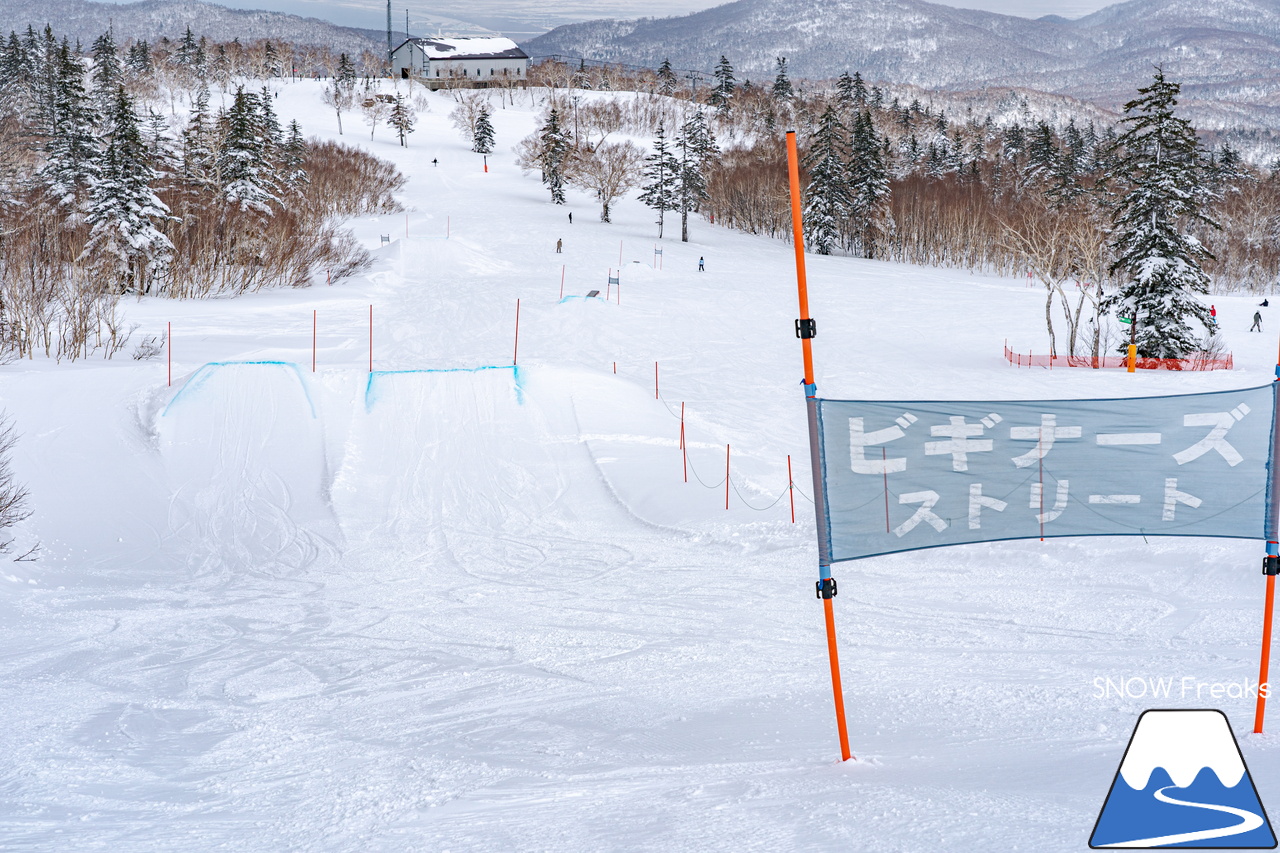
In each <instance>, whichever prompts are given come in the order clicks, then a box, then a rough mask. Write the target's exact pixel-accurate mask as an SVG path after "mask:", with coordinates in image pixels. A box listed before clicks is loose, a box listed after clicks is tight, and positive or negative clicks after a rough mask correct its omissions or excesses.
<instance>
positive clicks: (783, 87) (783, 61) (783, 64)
mask: <svg viewBox="0 0 1280 853" xmlns="http://www.w3.org/2000/svg"><path fill="white" fill-rule="evenodd" d="M777 68H778V73H777V75H776V76H775V77H774V78H773V96H774V97H775V98H777V99H778V100H780V101H786V100H790V99H791V98H792V96H793V95H795V90H793V89H792V88H791V80H790V78H788V77H787V58H786V57H785V56H779V57H778V58H777Z"/></svg>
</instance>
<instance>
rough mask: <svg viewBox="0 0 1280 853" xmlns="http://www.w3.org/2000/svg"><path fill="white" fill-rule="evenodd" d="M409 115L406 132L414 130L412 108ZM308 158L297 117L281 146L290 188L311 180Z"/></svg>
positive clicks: (283, 164) (284, 173)
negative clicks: (308, 171) (308, 173)
mask: <svg viewBox="0 0 1280 853" xmlns="http://www.w3.org/2000/svg"><path fill="white" fill-rule="evenodd" d="M409 115H410V123H409V128H408V130H406V131H405V133H406V134H408V133H412V132H413V123H412V116H413V111H412V110H410V111H409ZM402 144H403V143H402ZM306 160H307V142H306V140H305V139H303V138H302V126H301V125H299V124H298V120H297V119H294V120H293V121H291V122H289V135H288V136H287V137H286V138H285V141H284V145H282V146H281V147H280V164H281V167H282V173H283V179H284V183H285V185H286V186H287V187H289V188H290V189H293V190H298V189H300V188H301V186H302V185H303V184H305V183H308V182H309V181H310V178H309V177H308V176H307V170H306Z"/></svg>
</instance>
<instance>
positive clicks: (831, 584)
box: [814, 578, 836, 598]
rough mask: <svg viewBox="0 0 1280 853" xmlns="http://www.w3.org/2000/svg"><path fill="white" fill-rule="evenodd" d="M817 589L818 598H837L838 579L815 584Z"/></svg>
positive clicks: (826, 579) (825, 579)
mask: <svg viewBox="0 0 1280 853" xmlns="http://www.w3.org/2000/svg"><path fill="white" fill-rule="evenodd" d="M814 586H815V587H816V588H817V593H818V598H835V597H836V579H835V578H823V579H822V580H820V581H818V582H817V583H815V584H814Z"/></svg>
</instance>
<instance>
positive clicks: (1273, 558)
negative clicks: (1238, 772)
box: [1253, 353, 1280, 734]
mask: <svg viewBox="0 0 1280 853" xmlns="http://www.w3.org/2000/svg"><path fill="white" fill-rule="evenodd" d="M1273 387H1274V388H1275V391H1276V394H1275V404H1274V405H1275V406H1276V407H1277V409H1278V410H1280V353H1277V354H1276V381H1275V382H1274V383H1273ZM1278 463H1280V424H1277V425H1276V429H1275V431H1274V432H1273V433H1272V436H1271V466H1270V467H1271V482H1270V484H1269V485H1268V489H1267V506H1268V507H1269V508H1270V509H1269V511H1268V514H1267V523H1266V537H1267V555H1266V557H1264V558H1263V561H1262V573H1263V574H1264V575H1266V577H1267V592H1266V599H1265V600H1264V601H1263V605H1262V652H1261V655H1260V660H1259V663H1258V702H1257V706H1256V709H1255V710H1254V713H1253V731H1254V733H1255V734H1262V724H1263V722H1264V721H1265V719H1266V716H1267V696H1266V694H1267V693H1269V692H1271V690H1270V685H1269V684H1268V683H1267V680H1268V679H1269V678H1270V675H1271V672H1270V671H1271V619H1272V616H1273V615H1274V613H1275V599H1276V575H1277V574H1280V507H1277V504H1276V501H1277V498H1278V497H1280V472H1277V470H1276V468H1277V464H1278Z"/></svg>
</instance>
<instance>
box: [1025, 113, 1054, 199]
mask: <svg viewBox="0 0 1280 853" xmlns="http://www.w3.org/2000/svg"><path fill="white" fill-rule="evenodd" d="M1057 170H1058V142H1057V139H1056V138H1055V137H1054V134H1053V128H1051V127H1049V123H1048V122H1046V121H1040V122H1037V123H1036V126H1035V130H1033V131H1032V132H1031V138H1030V140H1028V142H1027V166H1026V169H1025V170H1024V174H1025V175H1026V178H1027V180H1028V181H1031V182H1043V183H1046V184H1047V183H1049V182H1051V181H1052V180H1053V176H1054V174H1055V173H1056V172H1057Z"/></svg>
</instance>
